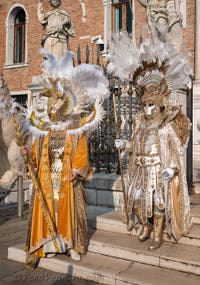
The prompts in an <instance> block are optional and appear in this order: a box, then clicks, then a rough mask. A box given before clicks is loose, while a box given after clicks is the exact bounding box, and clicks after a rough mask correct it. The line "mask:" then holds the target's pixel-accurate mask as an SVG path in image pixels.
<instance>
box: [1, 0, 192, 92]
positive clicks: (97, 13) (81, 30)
mask: <svg viewBox="0 0 200 285" xmlns="http://www.w3.org/2000/svg"><path fill="white" fill-rule="evenodd" d="M16 3H20V4H23V5H24V6H25V7H26V10H27V12H28V16H29V22H28V66H27V67H23V68H15V69H3V66H4V64H5V43H6V39H5V36H6V31H5V20H6V16H7V15H8V12H9V10H10V8H11V7H12V5H14V4H16ZM37 3H38V1H36V0H33V1H29V0H19V1H14V0H10V1H9V0H0V72H1V73H2V72H3V74H4V77H5V79H6V82H7V84H8V86H9V88H10V90H11V91H14V90H26V89H27V84H29V83H30V82H31V81H32V76H34V75H38V74H39V73H40V63H41V61H42V57H41V55H40V54H39V49H40V40H41V38H42V33H43V31H42V27H41V25H40V23H39V22H38V19H37ZM43 3H44V9H45V11H47V10H49V9H50V7H49V4H48V1H47V0H44V1H43ZM85 4H86V13H87V21H86V22H85V23H83V22H82V10H81V6H80V2H79V1H78V0H68V1H63V4H62V7H63V8H64V9H65V10H67V11H68V13H69V14H70V15H71V17H72V20H73V22H74V25H75V30H76V38H74V39H73V38H70V49H71V50H73V51H77V46H78V44H79V45H80V46H81V48H82V49H83V50H85V46H86V44H87V43H88V44H91V39H90V38H89V37H91V36H95V35H98V34H101V36H102V38H103V31H104V16H103V13H104V11H103V0H98V1H96V0H85ZM135 6H136V39H137V42H139V40H140V37H141V35H142V37H143V38H146V37H148V36H149V32H148V29H147V23H146V9H145V8H144V7H142V5H141V4H140V3H139V1H137V0H135ZM194 11H195V1H194V0H187V27H186V28H185V29H183V36H184V41H185V44H186V48H187V50H188V52H190V53H191V58H190V60H191V62H192V63H193V62H194V24H195V23H194V21H195V17H194V14H195V13H194ZM81 37H85V39H80V38H81ZM82 59H83V61H84V57H82ZM90 62H91V54H90Z"/></svg>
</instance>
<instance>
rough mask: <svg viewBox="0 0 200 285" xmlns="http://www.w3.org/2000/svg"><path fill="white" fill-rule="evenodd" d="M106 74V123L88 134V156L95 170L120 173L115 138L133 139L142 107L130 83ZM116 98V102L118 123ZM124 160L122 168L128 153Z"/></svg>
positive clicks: (104, 120) (125, 163)
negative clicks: (135, 119)
mask: <svg viewBox="0 0 200 285" xmlns="http://www.w3.org/2000/svg"><path fill="white" fill-rule="evenodd" d="M106 76H107V78H108V80H109V88H110V97H109V99H107V100H106V101H105V102H104V108H105V111H106V115H105V118H104V119H103V122H102V123H101V125H100V126H99V127H98V129H97V130H96V131H95V132H94V133H93V134H92V135H91V136H90V137H89V157H90V162H91V165H92V167H94V168H95V169H96V172H102V171H105V172H106V173H119V161H118V159H119V158H118V152H117V149H116V147H115V139H116V138H119V139H124V140H130V139H131V135H132V130H133V116H134V115H135V114H136V112H137V111H138V110H139V108H140V103H139V100H138V97H136V96H135V93H134V89H133V86H132V85H131V84H130V83H129V84H122V82H121V81H120V80H119V79H118V78H112V77H109V76H108V75H106ZM113 98H114V99H113ZM113 100H115V102H116V113H117V126H116V123H115V116H114V104H113ZM117 128H118V135H117V132H116V129H117ZM122 163H123V168H124V169H126V167H127V164H128V153H126V155H124V156H123V159H122Z"/></svg>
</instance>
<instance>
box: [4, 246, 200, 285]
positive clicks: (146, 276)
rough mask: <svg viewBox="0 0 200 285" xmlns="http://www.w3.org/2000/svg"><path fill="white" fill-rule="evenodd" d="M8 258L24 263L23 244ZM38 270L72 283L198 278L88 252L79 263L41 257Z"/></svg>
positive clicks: (193, 283)
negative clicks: (68, 277)
mask: <svg viewBox="0 0 200 285" xmlns="http://www.w3.org/2000/svg"><path fill="white" fill-rule="evenodd" d="M8 258H9V259H12V260H15V261H18V262H25V252H24V251H23V245H20V246H15V247H10V248H9V249H8ZM39 267H41V268H44V269H47V270H51V271H54V272H59V273H64V274H69V275H71V276H74V278H75V280H78V279H80V280H93V281H96V282H99V283H100V284H108V285H125V284H126V285H144V284H145V285H161V284H162V285H168V284H172V283H173V284H174V285H188V284H190V285H199V281H200V277H199V276H197V275H194V274H187V273H182V272H178V271H174V270H169V269H163V268H160V267H156V266H151V265H146V264H141V263H138V262H132V261H127V260H123V259H117V258H115V257H109V256H103V255H100V254H96V253H90V252H88V253H87V254H86V255H85V256H83V257H82V260H81V261H80V262H74V261H72V260H71V259H70V258H69V257H67V256H65V255H57V256H55V257H53V258H49V259H44V258H42V259H41V261H40V263H39ZM63 284H64V283H63Z"/></svg>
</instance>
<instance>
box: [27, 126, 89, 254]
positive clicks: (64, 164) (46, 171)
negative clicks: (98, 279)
mask: <svg viewBox="0 0 200 285" xmlns="http://www.w3.org/2000/svg"><path fill="white" fill-rule="evenodd" d="M56 154H57V155H56ZM56 156H57V157H56ZM30 160H31V163H32V164H33V166H35V169H36V173H37V174H36V175H37V180H38V184H39V187H40V190H41V192H42V195H43V198H44V200H43V201H44V203H45V205H44V204H43V203H41V199H40V197H39V196H38V195H37V191H36V192H35V193H34V195H33V201H32V203H33V207H32V213H31V222H30V224H31V226H30V229H29V240H28V244H27V247H28V252H29V253H30V254H31V256H40V257H45V256H46V253H52V252H65V251H66V250H67V249H70V248H74V250H75V251H77V252H78V253H85V252H86V249H87V245H88V237H87V217H86V197H85V188H84V180H85V179H86V178H88V177H89V176H90V174H91V168H90V165H89V162H88V152H87V139H86V136H85V135H82V136H81V137H80V138H77V137H75V136H72V135H68V136H67V137H66V133H65V132H64V131H55V130H54V131H50V132H49V134H48V135H47V136H44V137H43V138H40V139H37V140H35V142H34V143H33V146H32V148H31V150H30ZM71 170H74V171H75V172H77V173H78V179H76V180H74V181H73V182H70V181H69V180H70V178H71V176H72V173H71ZM44 206H45V207H44ZM42 207H43V208H44V209H42ZM45 216H46V217H45ZM47 218H48V219H47ZM47 220H48V221H49V224H48V223H47ZM49 228H51V231H52V232H51V231H50V230H49ZM52 229H53V230H52ZM52 237H54V239H55V241H56V246H55V241H54V242H53V238H52Z"/></svg>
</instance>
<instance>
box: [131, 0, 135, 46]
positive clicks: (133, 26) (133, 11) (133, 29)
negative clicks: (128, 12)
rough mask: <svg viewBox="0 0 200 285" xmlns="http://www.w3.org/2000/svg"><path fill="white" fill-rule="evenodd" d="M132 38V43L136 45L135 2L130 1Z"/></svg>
mask: <svg viewBox="0 0 200 285" xmlns="http://www.w3.org/2000/svg"><path fill="white" fill-rule="evenodd" d="M132 17H133V18H132V37H133V42H134V43H136V41H135V40H136V39H135V0H132Z"/></svg>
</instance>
